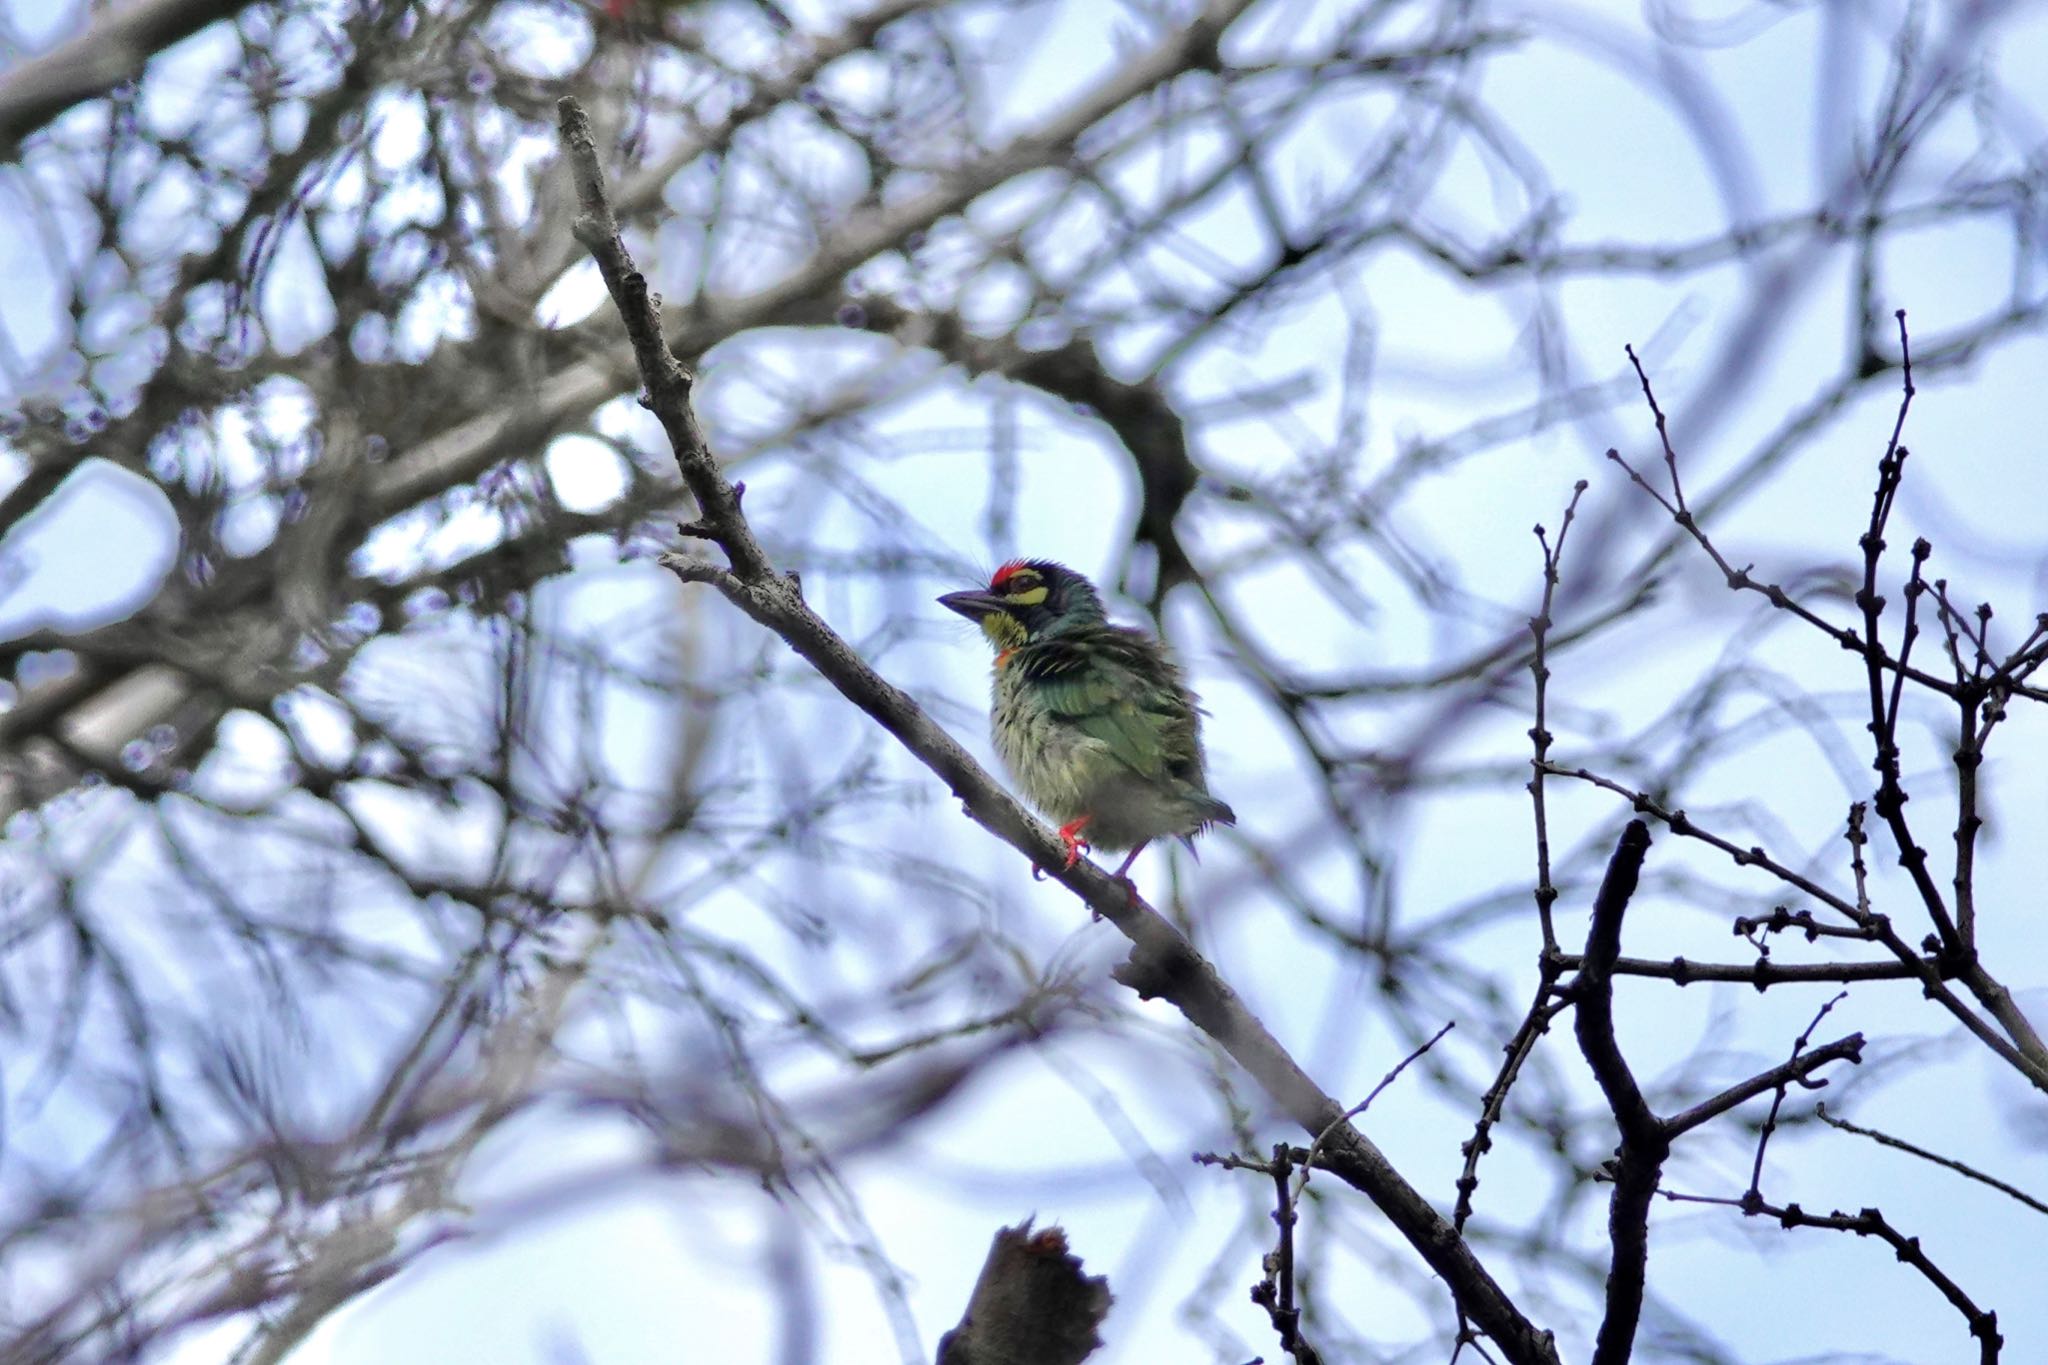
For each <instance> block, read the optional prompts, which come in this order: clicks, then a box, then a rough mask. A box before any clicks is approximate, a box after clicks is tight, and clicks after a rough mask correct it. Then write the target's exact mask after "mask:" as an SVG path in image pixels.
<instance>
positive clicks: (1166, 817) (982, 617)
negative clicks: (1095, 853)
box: [939, 560, 1237, 871]
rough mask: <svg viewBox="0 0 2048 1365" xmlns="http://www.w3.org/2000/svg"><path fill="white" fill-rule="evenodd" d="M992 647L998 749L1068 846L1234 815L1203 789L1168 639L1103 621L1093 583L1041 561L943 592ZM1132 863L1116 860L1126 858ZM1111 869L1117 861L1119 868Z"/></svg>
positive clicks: (1124, 843) (1198, 825)
mask: <svg viewBox="0 0 2048 1365" xmlns="http://www.w3.org/2000/svg"><path fill="white" fill-rule="evenodd" d="M939 600H940V601H941V602H943V603H945V604H946V605H947V606H948V607H950V608H952V609H953V610H955V611H957V612H959V613H960V614H961V615H963V616H967V617H969V618H970V619H973V620H976V621H978V622H979V623H980V624H981V627H982V630H983V631H984V633H986V634H987V635H988V637H989V639H990V641H991V642H992V643H993V644H995V645H996V646H997V649H998V653H997V655H996V666H995V678H994V707H993V712H992V715H991V721H992V726H991V728H992V731H993V734H994V738H995V746H996V752H997V753H999V754H1000V755H1001V756H1002V759H1003V763H1004V765H1005V766H1006V767H1008V768H1009V770H1010V774H1011V776H1012V777H1014V778H1015V779H1016V781H1017V785H1018V786H1019V787H1021V788H1022V789H1023V792H1024V795H1025V796H1026V797H1027V798H1029V799H1030V801H1031V803H1032V804H1033V805H1035V806H1037V807H1038V808H1039V810H1041V811H1043V812H1044V813H1045V814H1046V815H1047V816H1048V817H1050V818H1051V819H1054V820H1057V821H1059V822H1060V823H1061V824H1062V825H1063V826H1065V827H1066V828H1065V829H1063V831H1062V837H1065V838H1067V839H1069V841H1070V843H1072V842H1074V841H1077V840H1081V839H1085V841H1086V842H1088V843H1091V844H1094V845H1096V846H1097V847H1100V848H1104V849H1130V850H1132V854H1131V857H1132V858H1135V857H1136V856H1137V852H1136V851H1137V850H1138V849H1139V848H1142V847H1143V846H1144V845H1145V844H1146V843H1147V842H1148V841H1149V840H1152V839H1156V838H1159V837H1161V836H1162V835H1177V836H1179V837H1180V838H1181V839H1182V840H1183V841H1186V842H1187V843H1188V846H1189V848H1191V849H1192V848H1193V847H1194V845H1193V842H1192V837H1191V836H1193V835H1194V834H1195V833H1197V832H1199V831H1200V830H1203V829H1205V828H1207V827H1208V826H1210V825H1212V824H1223V825H1228V824H1234V823H1236V819H1237V817H1236V815H1235V814H1234V813H1233V812H1232V811H1231V809H1230V807H1229V806H1227V805H1225V804H1224V803H1223V802H1221V801H1219V800H1217V799H1216V798H1215V797H1213V796H1211V795H1210V794H1209V789H1208V783H1207V779H1206V776H1205V774H1204V772H1203V754H1202V740H1201V712H1200V708H1199V707H1198V706H1197V704H1196V701H1195V697H1194V694H1193V693H1192V692H1190V691H1189V690H1188V687H1187V684H1186V683H1185V682H1184V681H1183V680H1182V678H1181V672H1180V669H1179V667H1178V666H1177V665H1176V664H1175V663H1174V662H1173V659H1172V657H1171V656H1170V655H1168V653H1167V652H1166V647H1165V646H1164V645H1163V644H1161V643H1160V642H1159V641H1157V640H1155V639H1153V638H1152V637H1151V636H1149V635H1146V634H1143V633H1142V632H1139V631H1136V630H1131V629H1128V628H1126V627H1122V626H1114V625H1111V624H1110V623H1109V620H1108V618H1107V616H1106V615H1105V614H1104V612H1103V609H1102V601H1101V599H1100V598H1099V597H1098V596H1097V595H1096V593H1095V589H1094V587H1093V585H1091V584H1090V583H1089V582H1088V580H1087V579H1085V578H1083V577H1082V576H1081V575H1079V574H1077V573H1075V572H1074V571H1073V570H1071V569H1068V568H1066V567H1065V566H1063V565H1059V564H1053V563H1050V562H1047V561H1044V560H1030V561H1023V562H1018V563H1013V564H1006V565H1004V566H1003V567H1002V568H1001V569H999V570H997V571H996V576H995V578H994V580H993V581H992V582H991V583H990V585H989V590H988V591H986V592H964V593H950V594H948V595H947V596H945V597H942V598H940V599H939ZM1130 861H1131V859H1126V860H1125V864H1124V866H1125V867H1126V868H1128V867H1129V865H1130ZM1120 871H1121V869H1120Z"/></svg>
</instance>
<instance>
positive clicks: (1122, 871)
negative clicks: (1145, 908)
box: [1110, 839, 1151, 906]
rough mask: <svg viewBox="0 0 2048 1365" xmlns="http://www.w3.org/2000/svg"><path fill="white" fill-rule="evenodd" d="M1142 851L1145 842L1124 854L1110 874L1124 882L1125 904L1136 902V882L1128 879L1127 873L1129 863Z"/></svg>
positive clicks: (1129, 866)
mask: <svg viewBox="0 0 2048 1365" xmlns="http://www.w3.org/2000/svg"><path fill="white" fill-rule="evenodd" d="M1145 842H1146V843H1150V842H1151V840H1149V839H1148V840H1146V841H1145ZM1144 851H1145V844H1139V845H1138V846H1137V847H1136V848H1134V849H1132V850H1131V851H1130V852H1129V853H1127V854H1125V855H1124V860H1123V861H1122V862H1121V863H1118V864H1117V869H1116V871H1115V872H1113V873H1111V874H1110V875H1111V876H1113V877H1115V878H1116V879H1117V880H1118V881H1120V882H1122V883H1123V884H1124V904H1125V905H1126V906H1134V905H1136V904H1137V903H1138V884H1137V883H1136V882H1134V881H1132V880H1131V879H1130V876H1129V873H1130V870H1131V864H1132V863H1135V862H1136V861H1138V855H1139V854H1140V853H1143V852H1144Z"/></svg>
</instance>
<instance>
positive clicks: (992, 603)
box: [939, 590, 1006, 621]
mask: <svg viewBox="0 0 2048 1365" xmlns="http://www.w3.org/2000/svg"><path fill="white" fill-rule="evenodd" d="M939 605H940V606H942V607H944V608H946V609H947V610H948V611H957V612H959V613H960V614H961V615H962V616H964V617H966V618H967V619H968V620H970V621H979V620H981V619H982V618H983V617H985V616H994V615H995V614H996V613H997V612H999V611H1003V610H1005V609H1006V608H1005V606H1004V603H1003V599H1002V598H1000V597H996V596H994V595H993V594H990V593H985V592H976V591H973V590H969V591H967V592H949V593H947V594H946V595H945V596H944V597H941V598H940V599H939Z"/></svg>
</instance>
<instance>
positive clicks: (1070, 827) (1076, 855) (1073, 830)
mask: <svg viewBox="0 0 2048 1365" xmlns="http://www.w3.org/2000/svg"><path fill="white" fill-rule="evenodd" d="M1094 818H1095V817H1094V816H1092V815H1084V816H1082V817H1081V818H1080V819H1078V820H1069V821H1067V823H1065V824H1064V825H1061V826H1060V842H1061V843H1062V844H1065V845H1066V847H1067V862H1066V866H1067V867H1072V866H1073V865H1074V864H1075V863H1078V862H1080V861H1081V850H1082V849H1084V848H1093V847H1094V845H1092V844H1090V843H1089V842H1088V841H1087V840H1086V839H1083V838H1082V837H1081V831H1082V830H1084V829H1086V828H1088V822H1089V821H1090V820H1093V819H1094ZM1061 870H1062V871H1064V870H1065V868H1062V869H1061Z"/></svg>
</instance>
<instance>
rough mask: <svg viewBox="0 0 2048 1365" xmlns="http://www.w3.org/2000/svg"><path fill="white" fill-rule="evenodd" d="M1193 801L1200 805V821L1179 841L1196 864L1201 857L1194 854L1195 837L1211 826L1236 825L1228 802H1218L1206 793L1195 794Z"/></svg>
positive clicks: (1234, 813)
mask: <svg viewBox="0 0 2048 1365" xmlns="http://www.w3.org/2000/svg"><path fill="white" fill-rule="evenodd" d="M1195 800H1196V801H1198V802H1199V803H1200V804H1201V809H1202V813H1201V819H1200V821H1199V822H1198V823H1197V824H1196V825H1195V827H1194V828H1193V829H1191V830H1189V831H1188V832H1187V833H1186V834H1183V835H1181V836H1180V841H1181V842H1182V843H1183V844H1185V845H1187V850H1188V856H1189V857H1191V858H1193V859H1194V860H1195V861H1196V862H1200V861H1202V855H1201V854H1199V853H1197V852H1195V836H1196V835H1197V834H1200V833H1201V832H1202V831H1203V830H1205V829H1207V828H1209V826H1211V825H1234V824H1236V823H1237V812H1236V811H1234V810H1232V809H1231V808H1230V803H1229V802H1227V801H1218V800H1217V799H1216V798H1215V797H1213V796H1211V795H1209V794H1208V793H1207V792H1197V793H1196V794H1195Z"/></svg>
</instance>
